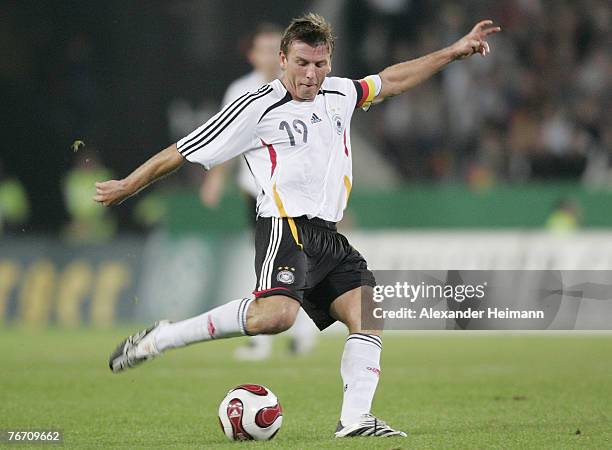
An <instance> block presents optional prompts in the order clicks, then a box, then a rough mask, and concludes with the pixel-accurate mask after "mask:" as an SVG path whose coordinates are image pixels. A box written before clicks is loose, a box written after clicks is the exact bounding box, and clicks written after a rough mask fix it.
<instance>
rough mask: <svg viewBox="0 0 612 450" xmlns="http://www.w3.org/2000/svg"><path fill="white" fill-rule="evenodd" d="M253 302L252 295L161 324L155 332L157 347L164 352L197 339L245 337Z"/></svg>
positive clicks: (198, 340)
mask: <svg viewBox="0 0 612 450" xmlns="http://www.w3.org/2000/svg"><path fill="white" fill-rule="evenodd" d="M252 301H253V299H250V298H242V299H238V300H233V301H231V302H229V303H226V304H225V305H221V306H218V307H216V308H214V309H211V310H210V311H208V312H206V313H204V314H200V315H199V316H195V317H192V318H191V319H186V320H182V321H180V322H176V323H171V324H169V325H166V326H163V327H160V328H159V330H158V331H157V332H156V333H155V335H154V340H155V347H156V348H157V350H158V351H160V352H163V351H164V350H167V349H169V348H176V347H184V346H185V345H189V344H193V343H194V342H201V341H208V340H211V339H223V338H230V337H236V336H243V335H245V334H246V329H245V327H246V318H247V310H248V309H249V305H250V304H251V302H252Z"/></svg>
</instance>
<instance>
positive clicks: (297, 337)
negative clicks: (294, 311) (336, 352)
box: [289, 309, 318, 355]
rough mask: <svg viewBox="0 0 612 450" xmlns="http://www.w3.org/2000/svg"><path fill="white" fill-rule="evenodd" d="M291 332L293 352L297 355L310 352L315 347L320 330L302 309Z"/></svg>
mask: <svg viewBox="0 0 612 450" xmlns="http://www.w3.org/2000/svg"><path fill="white" fill-rule="evenodd" d="M289 333H291V352H292V353H294V354H296V355H303V354H306V353H309V352H310V351H311V350H312V348H313V347H314V345H315V342H316V340H317V334H318V330H317V328H316V326H315V325H314V324H313V323H312V320H310V318H309V317H308V314H306V313H305V312H304V310H303V309H300V311H299V312H298V315H297V317H296V319H295V323H294V324H293V326H292V327H291V329H290V330H289Z"/></svg>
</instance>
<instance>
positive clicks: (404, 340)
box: [0, 327, 612, 449]
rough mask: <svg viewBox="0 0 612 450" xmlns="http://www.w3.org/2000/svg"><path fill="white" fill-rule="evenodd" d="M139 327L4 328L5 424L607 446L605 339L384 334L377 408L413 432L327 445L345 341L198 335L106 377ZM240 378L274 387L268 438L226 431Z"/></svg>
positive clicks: (85, 440)
mask: <svg viewBox="0 0 612 450" xmlns="http://www.w3.org/2000/svg"><path fill="white" fill-rule="evenodd" d="M134 330H135V329H133V328H131V327H130V328H129V329H124V328H121V329H114V330H108V331H91V330H74V331H61V330H46V331H32V330H22V329H15V328H0V357H1V363H0V399H1V402H0V429H10V428H38V429H40V428H56V429H61V430H63V432H64V446H65V447H68V448H77V449H86V448H101V449H112V448H130V449H135V448H176V449H191V448H194V449H195V448H205V449H217V448H231V449H237V448H291V449H293V448H295V449H315V448H324V449H328V448H329V449H335V448H351V449H352V448H364V449H379V448H380V449H400V448H402V449H408V448H421V449H422V448H432V449H440V448H457V449H466V448H482V449H490V448H499V449H524V448H554V449H560V448H612V357H611V356H612V336H609V335H601V336H593V335H589V336H586V335H560V336H559V335H495V334H462V333H461V332H455V333H452V334H408V335H401V336H398V335H389V336H386V338H385V341H384V349H383V360H382V378H381V382H380V384H379V389H378V393H377V396H376V399H375V402H374V408H373V412H374V413H375V414H377V415H378V416H380V418H382V419H384V420H386V421H387V422H389V424H391V426H395V427H398V428H400V429H403V430H405V431H407V432H408V433H409V437H408V438H406V439H402V438H389V439H376V438H354V439H350V440H335V439H334V438H333V437H332V436H333V435H332V432H333V431H334V429H335V425H336V422H337V420H338V414H339V407H340V400H341V395H342V393H341V391H342V389H341V381H340V377H339V356H340V354H341V351H342V346H343V341H344V339H343V338H342V336H329V335H328V336H324V337H322V339H321V340H320V341H319V343H318V346H317V348H316V350H315V352H314V353H313V354H311V355H309V356H306V357H301V358H292V357H290V356H288V355H287V354H286V352H285V351H284V350H285V348H286V344H287V339H286V338H284V337H281V338H280V339H279V340H277V341H276V343H275V345H276V346H277V350H278V351H277V352H276V356H275V357H274V358H273V359H272V360H270V361H267V362H261V363H238V362H235V361H234V360H233V359H232V357H231V355H232V352H233V349H234V348H235V347H236V346H237V345H240V344H241V343H243V342H244V340H243V339H241V340H230V341H219V342H212V343H206V344H199V345H194V346H191V347H189V348H187V349H182V350H175V351H173V352H169V353H168V354H166V355H164V356H163V357H161V358H159V359H158V360H155V361H152V362H148V363H145V364H143V365H142V366H141V367H139V368H137V369H135V370H132V371H129V372H126V373H124V374H120V375H113V374H111V372H110V371H109V369H108V366H107V357H108V354H109V353H110V352H111V350H112V349H113V348H114V346H115V345H116V344H117V342H118V341H119V340H120V339H122V338H123V337H124V335H125V334H127V333H129V332H130V331H134ZM241 383H258V384H264V385H266V386H268V387H269V388H271V389H272V390H273V391H274V392H275V393H276V394H277V395H278V397H279V399H280V401H281V404H282V406H283V412H284V424H283V427H282V429H281V431H280V432H279V434H278V435H277V437H276V438H275V439H274V440H273V441H270V442H264V443H257V442H250V443H230V442H229V441H227V440H226V438H225V437H224V436H223V434H222V433H221V431H220V429H219V425H218V423H217V417H216V415H217V407H218V404H219V402H220V401H221V399H222V398H223V396H224V394H225V393H226V391H227V390H228V389H229V388H231V387H233V386H235V385H238V384H241ZM45 447H46V446H42V448H45ZM10 448H24V447H23V446H14V445H11V446H10ZM32 448H37V449H40V448H41V445H36V446H33V447H32Z"/></svg>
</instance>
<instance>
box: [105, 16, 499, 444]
mask: <svg viewBox="0 0 612 450" xmlns="http://www.w3.org/2000/svg"><path fill="white" fill-rule="evenodd" d="M491 25H492V21H490V20H485V21H482V22H479V23H478V24H477V25H476V26H475V27H474V28H473V29H472V30H471V31H470V32H469V33H468V34H467V35H465V36H464V37H462V38H461V39H459V40H458V41H457V42H455V43H453V44H452V45H450V46H449V47H446V48H444V49H442V50H439V51H437V52H433V53H431V54H428V55H426V56H423V57H421V58H418V59H415V60H411V61H406V62H403V63H400V64H396V65H393V66H390V67H388V68H386V69H385V70H383V71H382V72H380V74H379V75H374V76H370V77H366V78H364V79H363V80H358V81H352V80H348V79H346V78H326V77H327V75H328V74H329V72H330V71H331V55H332V53H333V45H334V39H333V35H332V33H331V28H330V27H329V25H328V24H327V22H326V21H325V19H323V18H322V17H320V16H317V15H314V14H308V15H306V16H303V17H300V18H298V19H294V20H293V21H292V23H291V24H290V25H289V27H288V28H287V29H286V30H285V34H284V36H283V40H282V43H281V51H280V64H281V68H282V69H283V75H282V77H281V79H280V80H275V81H273V82H272V83H270V84H269V85H265V86H263V87H262V88H261V89H259V90H258V91H256V92H253V93H248V94H245V95H243V96H241V97H239V99H237V100H236V101H234V102H232V103H230V104H229V105H227V106H226V107H224V108H223V110H222V111H220V112H219V113H218V114H217V115H215V116H214V117H213V118H211V119H210V120H209V121H208V122H207V123H206V124H204V125H202V126H201V127H199V128H198V129H197V130H195V131H194V132H193V133H191V134H190V135H189V136H187V137H185V138H183V139H181V140H180V141H179V142H178V143H177V144H174V145H171V146H170V147H168V148H167V149H165V150H162V151H161V152H159V153H158V154H157V155H155V156H153V157H152V158H151V159H150V160H148V161H147V162H145V163H144V164H143V165H142V166H140V167H139V168H137V169H136V170H135V171H134V172H132V173H131V174H130V175H129V176H128V177H127V178H124V179H122V180H110V181H106V182H103V183H96V192H97V193H96V196H95V197H94V200H95V201H97V202H100V203H102V204H103V205H105V206H111V205H115V204H118V203H121V202H122V201H123V200H125V199H126V198H128V197H130V196H131V195H134V194H136V193H137V192H139V191H140V190H141V189H143V188H144V187H146V186H148V185H149V184H151V183H152V182H154V181H156V180H158V179H160V178H161V177H163V176H165V175H167V174H169V173H171V172H172V171H174V170H176V169H177V168H179V167H180V166H181V165H182V164H183V163H184V159H188V160H189V161H192V162H194V161H195V162H198V163H200V164H202V165H203V166H204V167H206V168H207V169H208V168H210V167H212V166H214V165H218V164H221V163H222V162H224V161H226V160H228V159H230V158H232V157H234V156H238V155H244V158H245V159H246V161H247V163H248V164H249V167H250V169H251V171H252V173H253V175H254V177H255V179H256V181H257V183H258V184H259V186H260V187H261V188H262V192H260V194H259V196H258V201H257V213H258V221H257V232H256V242H255V247H256V257H255V259H256V261H255V264H256V272H257V276H258V280H257V287H256V289H255V291H254V295H255V298H244V299H238V300H234V301H231V302H229V303H226V304H225V305H222V306H219V307H217V308H214V309H213V310H211V311H209V312H207V313H204V314H201V315H199V316H196V317H193V318H191V319H187V320H183V321H180V322H177V323H173V324H170V323H168V322H160V323H158V324H156V325H155V326H153V327H151V328H150V329H148V330H145V331H143V332H139V333H136V334H134V335H133V336H129V337H128V338H127V339H125V340H124V341H123V342H121V343H120V344H119V346H118V347H117V349H116V350H115V351H114V352H113V354H111V357H110V360H109V366H110V368H111V370H113V371H114V372H120V371H122V370H124V369H127V368H130V367H133V366H135V365H136V364H138V363H140V362H143V361H145V360H148V359H151V358H153V357H155V356H156V355H158V354H159V353H161V352H163V351H165V350H167V349H170V348H177V347H182V346H185V345H188V344H191V343H194V342H202V341H209V340H211V339H220V338H229V337H234V336H241V335H245V334H250V335H254V334H262V333H263V334H275V333H280V332H283V331H285V330H287V329H288V328H289V327H291V325H292V324H293V322H294V320H295V317H296V315H297V311H298V310H299V308H300V306H301V307H303V308H304V309H305V310H306V312H307V313H308V315H309V316H310V317H311V318H312V319H313V321H314V322H315V323H316V324H317V326H318V327H319V328H320V329H323V328H325V327H327V326H329V325H330V324H331V323H333V322H335V321H336V320H339V321H341V322H343V323H344V324H345V325H346V326H347V328H348V332H349V335H348V337H347V340H346V343H345V347H344V353H343V355H342V359H341V367H340V371H341V375H342V380H343V385H344V395H343V402H342V410H341V413H340V421H339V423H338V427H337V429H336V433H335V435H336V437H349V436H360V435H365V436H398V435H400V436H406V434H405V433H403V432H401V431H397V430H394V429H392V428H391V427H389V426H388V425H387V424H386V423H385V422H383V421H381V420H378V419H377V418H375V417H374V416H372V415H371V414H370V408H371V404H372V399H373V397H374V393H375V391H376V387H377V385H378V378H379V376H380V352H381V350H382V340H381V338H380V334H381V331H380V328H378V327H377V328H378V329H374V330H372V329H362V326H361V305H362V302H366V303H367V304H369V303H370V302H371V301H372V286H374V285H375V280H374V278H373V276H372V273H371V272H370V271H369V270H368V268H367V264H366V262H365V260H364V259H363V257H362V256H361V255H360V254H359V253H358V252H357V251H356V250H355V249H353V248H352V247H351V246H350V244H349V243H348V241H347V240H346V238H345V237H344V236H342V235H341V234H340V233H338V232H337V231H336V228H335V222H337V221H339V220H340V219H341V218H342V211H343V210H344V208H345V207H346V203H347V202H348V197H349V195H350V189H351V185H352V173H351V157H352V152H351V151H350V119H351V116H352V112H353V111H354V109H355V108H363V107H368V106H369V105H370V104H371V103H372V102H376V101H382V100H384V99H385V98H387V97H391V96H394V95H398V94H401V93H403V92H405V91H406V90H408V89H410V88H412V87H414V86H416V85H418V84H419V83H421V82H423V81H425V80H426V79H428V78H429V77H431V76H432V75H433V74H435V73H436V72H438V71H439V70H440V69H442V68H443V67H445V66H446V65H447V64H449V63H451V62H453V61H455V60H458V59H463V58H466V57H469V56H471V55H474V54H476V53H479V54H481V55H482V56H486V55H487V54H488V53H489V51H490V49H489V45H488V43H487V41H486V39H487V37H488V36H489V35H490V34H492V33H496V32H498V31H500V28H499V27H492V26H491Z"/></svg>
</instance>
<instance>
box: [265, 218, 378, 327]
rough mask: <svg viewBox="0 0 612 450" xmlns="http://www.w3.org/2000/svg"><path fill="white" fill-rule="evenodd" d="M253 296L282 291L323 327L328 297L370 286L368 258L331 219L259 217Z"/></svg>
mask: <svg viewBox="0 0 612 450" xmlns="http://www.w3.org/2000/svg"><path fill="white" fill-rule="evenodd" d="M255 273H256V274H257V283H256V285H255V290H254V291H253V294H254V295H255V297H256V298H262V297H269V296H272V295H285V296H287V297H291V298H294V299H296V300H297V301H299V302H300V303H301V304H302V308H304V311H306V313H307V314H308V315H309V316H310V318H311V319H312V320H313V321H314V323H315V324H316V325H317V327H319V329H320V330H323V329H325V328H327V327H328V326H330V325H331V324H332V323H334V322H335V321H336V320H335V319H333V318H332V317H331V316H330V314H329V307H330V305H331V303H332V302H333V301H334V300H335V299H336V298H338V297H339V296H340V295H342V294H344V293H345V292H348V291H350V290H351V289H355V288H357V287H360V286H372V287H373V286H375V285H376V282H375V280H374V275H373V274H372V272H370V271H369V270H368V266H367V263H366V261H365V259H363V256H361V254H359V252H358V251H357V250H355V249H354V248H353V247H352V246H351V245H350V244H349V242H348V240H347V239H346V237H344V236H343V235H342V234H340V233H338V231H337V230H336V224H335V223H333V222H327V221H325V220H322V219H318V218H313V219H308V218H306V217H296V218H293V219H291V218H282V219H281V218H277V217H259V218H258V219H257V226H256V232H255Z"/></svg>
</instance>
